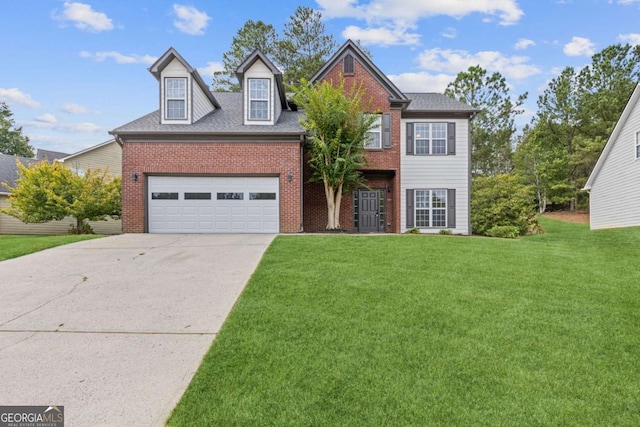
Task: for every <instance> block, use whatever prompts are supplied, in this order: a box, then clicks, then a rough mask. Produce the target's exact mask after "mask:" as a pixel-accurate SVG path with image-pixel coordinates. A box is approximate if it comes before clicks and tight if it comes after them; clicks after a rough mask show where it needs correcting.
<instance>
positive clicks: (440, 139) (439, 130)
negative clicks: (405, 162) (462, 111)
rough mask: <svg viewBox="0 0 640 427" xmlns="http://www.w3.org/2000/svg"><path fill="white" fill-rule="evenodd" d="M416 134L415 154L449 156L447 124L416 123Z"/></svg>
mask: <svg viewBox="0 0 640 427" xmlns="http://www.w3.org/2000/svg"><path fill="white" fill-rule="evenodd" d="M415 132H416V137H415V154H447V124H446V123H416V124H415Z"/></svg>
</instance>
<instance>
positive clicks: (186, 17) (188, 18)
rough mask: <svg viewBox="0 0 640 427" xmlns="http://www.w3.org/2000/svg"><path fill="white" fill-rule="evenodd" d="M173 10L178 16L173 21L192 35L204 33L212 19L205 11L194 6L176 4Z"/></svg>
mask: <svg viewBox="0 0 640 427" xmlns="http://www.w3.org/2000/svg"><path fill="white" fill-rule="evenodd" d="M173 12H174V13H175V15H176V18H177V19H176V20H175V21H173V25H174V26H175V27H176V28H177V29H178V30H180V31H182V32H183V33H186V34H190V35H192V36H201V35H203V34H204V29H205V28H207V25H208V23H209V20H210V19H211V17H210V16H209V15H207V14H206V13H205V12H201V11H199V10H198V9H196V8H195V7H193V6H186V5H182V4H174V5H173Z"/></svg>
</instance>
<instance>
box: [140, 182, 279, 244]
mask: <svg viewBox="0 0 640 427" xmlns="http://www.w3.org/2000/svg"><path fill="white" fill-rule="evenodd" d="M278 188H279V180H278V178H277V177H185V176H150V177H149V181H148V196H147V201H148V206H149V232H150V233H278V232H279V231H280V212H279V209H278V205H279V203H280V194H279V191H278Z"/></svg>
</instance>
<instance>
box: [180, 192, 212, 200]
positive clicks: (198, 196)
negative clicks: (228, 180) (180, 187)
mask: <svg viewBox="0 0 640 427" xmlns="http://www.w3.org/2000/svg"><path fill="white" fill-rule="evenodd" d="M184 199H185V200H211V193H184Z"/></svg>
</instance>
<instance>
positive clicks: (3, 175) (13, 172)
mask: <svg viewBox="0 0 640 427" xmlns="http://www.w3.org/2000/svg"><path fill="white" fill-rule="evenodd" d="M16 161H19V162H20V163H22V164H23V165H25V166H29V165H30V164H33V163H38V162H39V161H41V160H38V159H29V158H27V157H19V156H11V155H9V154H0V194H10V193H9V190H7V188H6V187H5V186H4V185H2V183H4V182H6V183H7V184H9V185H10V186H12V187H13V186H14V185H16V181H17V180H18V166H17V165H16Z"/></svg>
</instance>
